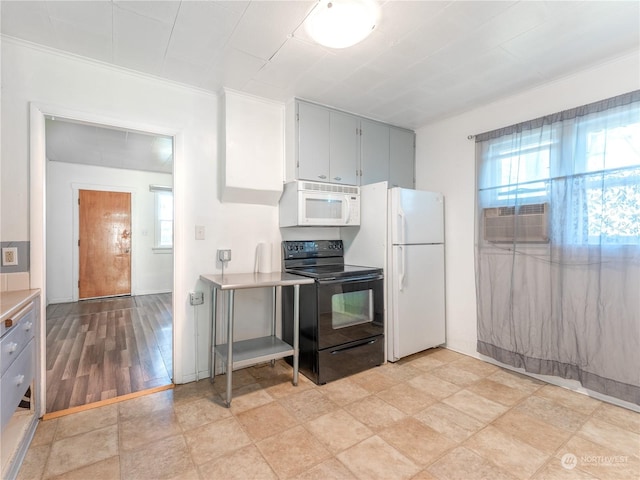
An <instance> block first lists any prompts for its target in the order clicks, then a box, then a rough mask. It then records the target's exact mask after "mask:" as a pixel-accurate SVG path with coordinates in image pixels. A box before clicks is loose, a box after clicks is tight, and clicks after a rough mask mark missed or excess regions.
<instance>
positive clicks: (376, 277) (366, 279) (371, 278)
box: [318, 275, 384, 285]
mask: <svg viewBox="0 0 640 480" xmlns="http://www.w3.org/2000/svg"><path fill="white" fill-rule="evenodd" d="M383 278H384V275H362V276H360V277H347V278H335V277H331V278H330V279H326V280H318V283H319V284H320V285H332V284H335V283H356V282H373V281H376V280H382V279H383Z"/></svg>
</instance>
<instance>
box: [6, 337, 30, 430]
mask: <svg viewBox="0 0 640 480" xmlns="http://www.w3.org/2000/svg"><path fill="white" fill-rule="evenodd" d="M34 344H35V342H34V341H33V340H32V341H30V342H29V343H28V344H27V346H26V347H25V348H24V349H23V350H22V352H21V353H20V355H18V358H16V359H15V360H14V361H13V363H12V364H11V366H10V367H9V368H8V369H7V371H6V372H5V373H4V375H2V378H1V379H0V399H1V400H2V401H1V402H0V405H2V408H1V409H0V415H1V419H0V426H1V429H4V427H5V425H6V424H7V423H8V422H9V420H10V419H11V417H12V415H13V414H14V412H15V410H16V407H17V406H18V405H19V404H20V400H21V399H22V396H23V395H24V393H25V392H26V391H27V388H28V387H29V386H30V385H31V381H32V380H33V369H34V356H35V350H34Z"/></svg>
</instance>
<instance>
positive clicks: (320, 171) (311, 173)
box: [298, 102, 330, 182]
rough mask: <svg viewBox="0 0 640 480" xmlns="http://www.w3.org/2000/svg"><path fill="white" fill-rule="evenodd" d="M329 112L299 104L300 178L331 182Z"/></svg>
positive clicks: (306, 104) (313, 106) (314, 106)
mask: <svg viewBox="0 0 640 480" xmlns="http://www.w3.org/2000/svg"><path fill="white" fill-rule="evenodd" d="M329 175H330V174H329V110H327V109H326V108H321V107H318V106H316V105H310V104H308V103H302V102H300V103H298V178H300V179H304V180H316V181H322V182H328V181H329Z"/></svg>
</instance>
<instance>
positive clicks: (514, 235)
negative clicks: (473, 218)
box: [483, 203, 549, 243]
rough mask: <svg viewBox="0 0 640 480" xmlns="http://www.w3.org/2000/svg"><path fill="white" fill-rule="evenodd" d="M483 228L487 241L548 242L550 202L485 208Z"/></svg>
mask: <svg viewBox="0 0 640 480" xmlns="http://www.w3.org/2000/svg"><path fill="white" fill-rule="evenodd" d="M516 211H517V214H516ZM483 229H484V239H485V240H486V241H487V242H494V243H501V242H503V243H504V242H509V243H512V242H520V243H546V242H548V241H549V204H548V203H534V204H527V205H519V206H518V207H516V206H515V205H512V206H508V207H494V208H485V209H484V210H483Z"/></svg>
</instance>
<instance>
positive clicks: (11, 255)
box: [2, 247, 18, 267]
mask: <svg viewBox="0 0 640 480" xmlns="http://www.w3.org/2000/svg"><path fill="white" fill-rule="evenodd" d="M2 265H3V266H5V267H6V266H9V265H18V248H17V247H5V248H3V249H2Z"/></svg>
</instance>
